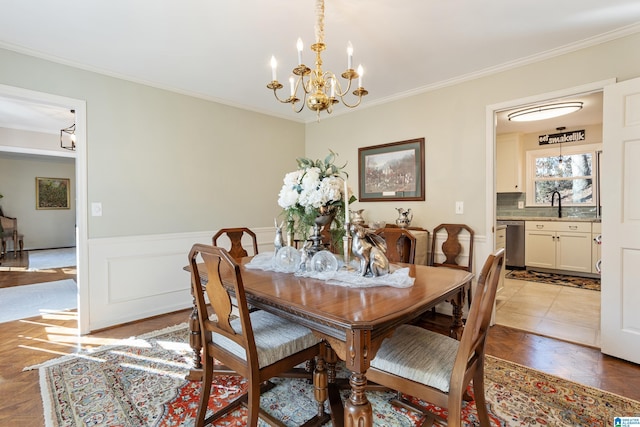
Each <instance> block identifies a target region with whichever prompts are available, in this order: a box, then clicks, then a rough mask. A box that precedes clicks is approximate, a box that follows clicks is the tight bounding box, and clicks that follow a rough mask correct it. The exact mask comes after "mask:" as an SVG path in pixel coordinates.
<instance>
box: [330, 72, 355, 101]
mask: <svg viewBox="0 0 640 427" xmlns="http://www.w3.org/2000/svg"><path fill="white" fill-rule="evenodd" d="M334 79H335V80H336V86H337V87H336V89H337V90H336V93H335V95H336V96H337V97H339V98H340V99H342V97H343V96H345V95H346V94H347V93H349V90H350V89H351V82H352V79H347V83H348V85H347V88H346V89H345V90H344V91H343V90H342V85H341V84H340V81H338V79H337V78H335V77H334Z"/></svg>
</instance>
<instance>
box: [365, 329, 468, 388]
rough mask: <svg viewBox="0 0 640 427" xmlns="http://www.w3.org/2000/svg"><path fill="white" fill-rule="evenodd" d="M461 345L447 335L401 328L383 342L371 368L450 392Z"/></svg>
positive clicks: (425, 330)
mask: <svg viewBox="0 0 640 427" xmlns="http://www.w3.org/2000/svg"><path fill="white" fill-rule="evenodd" d="M459 344H460V342H459V341H457V340H455V339H453V338H450V337H447V336H445V335H442V334H438V333H436V332H432V331H429V330H427V329H424V328H420V327H417V326H412V325H402V326H399V327H398V328H397V329H396V330H395V332H394V333H393V335H392V336H391V337H389V338H386V339H385V340H384V341H383V342H382V346H381V347H380V350H378V354H377V355H376V357H375V358H374V359H373V360H372V361H371V366H372V367H374V368H376V369H379V370H381V371H386V372H389V373H391V374H394V375H397V376H400V377H403V378H407V379H409V380H412V381H415V382H419V383H422V384H425V385H428V386H429V387H433V388H437V389H438V390H442V391H443V392H445V393H448V392H449V382H450V380H451V372H452V371H453V364H454V361H455V358H456V354H457V352H458V346H459Z"/></svg>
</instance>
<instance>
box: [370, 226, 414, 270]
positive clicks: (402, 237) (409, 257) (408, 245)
mask: <svg viewBox="0 0 640 427" xmlns="http://www.w3.org/2000/svg"><path fill="white" fill-rule="evenodd" d="M375 234H377V235H379V236H380V237H382V238H383V239H384V240H385V241H386V242H387V251H386V254H385V255H386V256H387V259H388V260H389V261H390V262H405V263H409V264H414V263H415V259H416V237H415V236H414V235H413V234H411V232H410V231H408V230H405V229H404V228H400V227H384V228H379V229H377V230H376V231H375Z"/></svg>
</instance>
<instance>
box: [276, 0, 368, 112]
mask: <svg viewBox="0 0 640 427" xmlns="http://www.w3.org/2000/svg"><path fill="white" fill-rule="evenodd" d="M315 36H316V42H315V43H314V44H312V45H311V50H312V51H314V52H315V53H316V62H315V69H314V70H311V69H310V68H309V67H307V66H306V65H304V64H303V63H302V50H303V44H302V39H300V38H298V42H297V44H296V47H297V49H298V64H299V65H298V66H297V67H295V68H294V69H293V71H292V72H293V74H294V75H295V76H297V77H294V75H291V77H289V85H290V96H289V97H288V98H286V99H281V98H280V97H279V96H278V94H277V90H278V89H282V87H283V86H282V84H281V83H280V82H278V78H277V74H276V69H277V67H278V62H277V61H276V58H275V57H274V56H272V57H271V83H269V84H267V88H269V89H272V90H273V95H274V96H275V97H276V99H277V100H278V101H280V102H282V103H285V104H291V108H292V109H293V111H294V112H296V113H299V112H301V111H302V109H303V108H304V105H305V104H307V107H309V109H310V110H313V111H315V112H316V113H317V117H318V121H320V112H321V111H325V110H326V111H327V113H328V114H331V112H332V111H333V104H336V103H338V102H340V101H342V103H343V104H344V105H346V106H347V107H349V108H355V107H357V106H358V105H360V102H361V101H362V97H363V96H365V95H367V94H368V93H369V92H367V91H366V89H364V88H363V87H362V74H363V69H362V65H359V66H358V71H357V72H356V71H355V70H354V69H353V68H352V62H353V46H351V42H349V45H348V47H347V70H346V71H345V72H344V73H342V78H344V79H346V80H347V81H348V85H347V87H346V89H344V90H342V86H341V85H340V82H339V81H338V79H337V78H336V75H335V74H334V73H332V72H331V71H323V70H322V57H321V56H320V53H321V52H322V51H323V50H325V48H326V45H325V44H324V0H316V25H315ZM305 77H306V78H307V79H306V80H305ZM354 79H358V88H357V89H355V90H354V91H353V95H355V96H357V101H356V103H355V104H348V103H347V102H346V101H345V100H344V96H345V95H346V94H347V93H348V92H349V90H351V83H352V81H353V80H354ZM299 88H302V94H301V96H302V104H301V105H300V107H299V108H297V107H296V103H297V102H299V101H300V98H298V96H297V93H298V89H299ZM338 98H340V101H339V100H338Z"/></svg>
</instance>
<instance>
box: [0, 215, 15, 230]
mask: <svg viewBox="0 0 640 427" xmlns="http://www.w3.org/2000/svg"><path fill="white" fill-rule="evenodd" d="M0 231H5V232H12V233H13V232H16V233H17V232H18V220H17V219H16V218H11V217H8V216H0Z"/></svg>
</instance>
